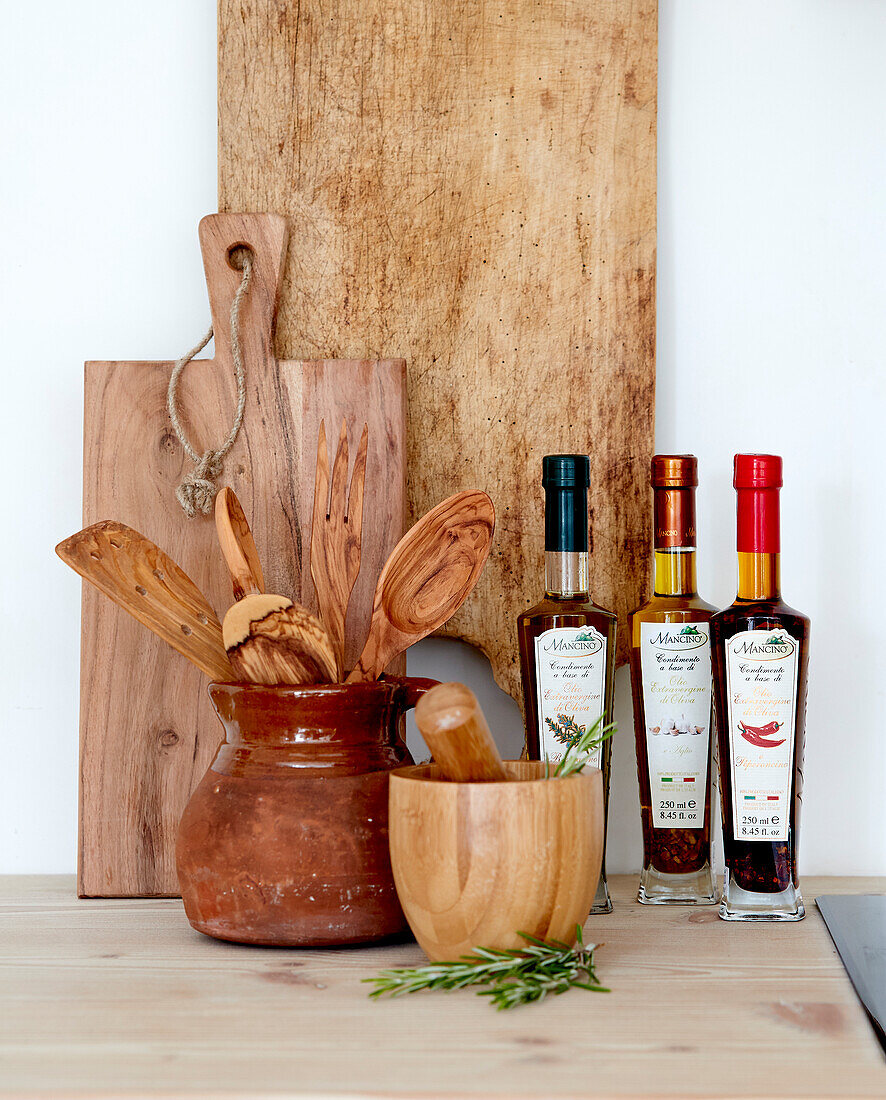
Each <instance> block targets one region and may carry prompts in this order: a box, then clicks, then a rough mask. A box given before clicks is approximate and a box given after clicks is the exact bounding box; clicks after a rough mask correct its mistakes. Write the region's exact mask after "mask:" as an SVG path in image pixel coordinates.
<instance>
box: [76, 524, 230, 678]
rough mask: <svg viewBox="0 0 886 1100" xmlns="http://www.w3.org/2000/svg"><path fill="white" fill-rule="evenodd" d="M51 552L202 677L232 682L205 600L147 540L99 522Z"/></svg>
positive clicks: (218, 631)
mask: <svg viewBox="0 0 886 1100" xmlns="http://www.w3.org/2000/svg"><path fill="white" fill-rule="evenodd" d="M55 552H56V553H57V554H58V556H59V557H60V558H61V559H62V561H63V562H65V564H66V565H70V567H71V568H72V569H73V570H74V571H75V572H76V573H79V574H80V576H81V577H83V579H84V580H87V581H89V583H90V584H94V585H95V587H96V588H97V589H99V591H100V592H104V594H105V595H106V596H108V597H109V598H110V599H112V600H113V601H114V603H116V604H117V605H118V606H119V607H122V608H123V610H124V611H128V612H129V614H130V615H132V616H133V618H135V619H138V621H139V622H140V623H142V624H143V625H144V626H146V627H147V628H148V630H153V632H154V633H155V634H157V635H159V637H161V638H162V639H163V641H164V642H167V643H168V644H169V645H171V646H172V648H173V649H175V650H178V652H179V653H181V655H182V656H183V657H187V659H188V660H189V661H191V662H192V663H193V664H195V665H196V666H197V667H198V668H199V669H202V670H203V672H205V673H206V675H207V676H209V677H211V678H212V679H213V680H221V681H230V680H236V679H237V677H236V676H235V674H234V670H233V669H232V667H231V664H230V662H229V661H228V658H227V657H226V656H225V647H224V645H223V643H222V628H221V624H220V623H219V621H218V619H217V617H216V614H215V612H214V611H213V610H212V608H211V607H210V605H209V603H208V602H207V600H206V597H205V596H204V595H203V593H202V592H201V591H200V589H199V588H197V586H196V585H195V584H194V582H193V581H192V580H191V578H190V577H189V576H188V575H187V574H186V573H185V572H184V570H183V569H181V567H180V566H178V565H176V563H175V562H174V561H173V560H172V558H170V557H169V556H168V555H167V554H165V553H164V552H163V551H162V550H161V549H160V547H159V546H155V545H154V543H153V542H151V540H150V539H146V538H145V536H144V535H140V534H139V533H138V531H134V530H133V529H132V528H131V527H127V526H126V525H125V524H123V523H116V522H115V521H114V520H103V521H102V522H101V523H94V524H92V526H91V527H86V528H84V529H83V530H82V531H78V532H77V534H76V535H71V537H70V538H68V539H65V540H64V542H60V543H59V544H58V546H56V548H55Z"/></svg>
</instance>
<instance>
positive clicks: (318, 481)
mask: <svg viewBox="0 0 886 1100" xmlns="http://www.w3.org/2000/svg"><path fill="white" fill-rule="evenodd" d="M368 444H369V425H368V424H364V425H363V432H362V434H361V436H360V443H359V445H358V447H357V455H356V457H355V458H354V469H353V472H352V474H351V481H350V488H349V487H348V480H347V478H348V426H347V424H346V423H345V422H344V421H342V426H341V432H340V433H339V439H338V447H337V448H336V451H335V461H334V462H333V464H332V484H331V485H330V482H329V451H328V448H327V443H326V425H325V423H324V422H323V421H322V420H321V422H320V434H319V438H318V440H317V470H316V474H315V477H314V521H313V523H312V525H311V579H312V580H313V582H314V591H315V592H316V593H317V605H318V607H319V609H320V619H321V621H322V623H323V625H324V626H325V627H326V629H327V631H328V632H329V637H330V639H331V640H332V648H333V651H334V653H335V659H336V662H337V664H338V668H339V671H340V672H343V671H344V649H345V619H346V617H347V613H348V603H349V601H350V599H351V592H352V590H353V588H354V584H355V583H356V580H357V577H358V575H359V573H360V546H361V540H362V537H363V490H364V488H365V481H366V449H367V447H368Z"/></svg>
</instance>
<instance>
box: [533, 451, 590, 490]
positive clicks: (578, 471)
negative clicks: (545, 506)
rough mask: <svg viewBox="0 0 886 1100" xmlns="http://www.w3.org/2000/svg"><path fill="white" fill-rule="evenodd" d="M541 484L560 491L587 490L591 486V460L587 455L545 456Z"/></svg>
mask: <svg viewBox="0 0 886 1100" xmlns="http://www.w3.org/2000/svg"><path fill="white" fill-rule="evenodd" d="M541 469H542V474H541V483H542V485H544V487H545V488H546V489H547V488H548V486H551V487H554V486H558V487H559V488H561V489H587V487H588V486H589V485H590V484H591V460H590V458H588V456H587V455H545V456H544V458H543V459H542V464H541Z"/></svg>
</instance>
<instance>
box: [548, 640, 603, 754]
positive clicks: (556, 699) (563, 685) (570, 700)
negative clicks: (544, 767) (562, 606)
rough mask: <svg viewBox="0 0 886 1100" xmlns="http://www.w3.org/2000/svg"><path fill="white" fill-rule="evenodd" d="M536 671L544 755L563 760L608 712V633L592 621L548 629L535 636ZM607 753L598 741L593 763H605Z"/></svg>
mask: <svg viewBox="0 0 886 1100" xmlns="http://www.w3.org/2000/svg"><path fill="white" fill-rule="evenodd" d="M535 673H536V682H537V684H538V740H539V748H540V750H541V758H542V760H544V758H545V756H547V758H548V759H549V760H550V761H551V762H552V763H557V762H559V761H560V760H562V759H563V754H564V753H565V752H566V749H567V748H568V747H569V745H570V744H571V743H572V742H573V741H574V740H575V739H576V738H577V737H580V736H581V735H582V734H583V733H584V731H585V730H586V729H587V727H588V726H592V725H593V724H594V722H596V721H597V719H598V718H599V717H600V716H601V715H602V714H603V707H604V694H605V690H606V636H605V635H604V634H601V633H600V632H599V630H597V629H596V628H595V627H593V626H591V625H590V624H588V625H586V626H580V627H574V626H558V627H554V628H553V629H552V630H546V631H545V632H544V634H539V636H538V637H537V638H536V639H535ZM601 758H602V749H601V747H599V746H598V747H597V748H596V749H595V750H594V751H593V752H592V753H590V754H589V755H588V763H589V764H590V765H591V766H592V767H595V768H599V767H600V760H601Z"/></svg>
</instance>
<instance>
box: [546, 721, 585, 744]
mask: <svg viewBox="0 0 886 1100" xmlns="http://www.w3.org/2000/svg"><path fill="white" fill-rule="evenodd" d="M545 724H546V725H547V727H548V729H549V730H550V731H551V733H552V734H553V735H554V740H555V741H559V742H560V744H561V745H571V744H572V743H573V741H577V740H578V739H579V737H581V735H582V733H583V732H584V730H583V729H582V728H581V726H580V725H579V724H578V723H577V722H576V720H575V716H574V715H572V714H558V715H557V721H556V722H555V721H554V719H553V718H545Z"/></svg>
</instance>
